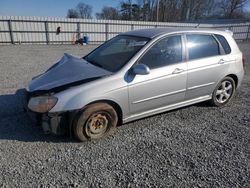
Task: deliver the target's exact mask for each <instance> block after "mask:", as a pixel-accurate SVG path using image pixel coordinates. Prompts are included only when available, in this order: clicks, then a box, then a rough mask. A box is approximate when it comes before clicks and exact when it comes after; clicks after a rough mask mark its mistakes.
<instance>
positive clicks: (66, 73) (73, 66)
mask: <svg viewBox="0 0 250 188" xmlns="http://www.w3.org/2000/svg"><path fill="white" fill-rule="evenodd" d="M111 74H112V72H109V71H107V70H104V69H102V68H99V67H97V66H95V65H92V64H90V63H88V62H87V61H86V60H84V59H82V58H78V57H74V56H72V55H70V54H64V56H63V57H62V59H61V60H60V61H59V62H58V63H56V64H54V65H53V66H52V67H50V68H49V69H48V70H47V71H46V72H44V73H43V74H41V75H38V76H36V77H34V78H33V79H32V81H31V82H30V83H29V85H28V88H27V90H28V91H29V92H35V91H50V90H53V89H56V88H59V87H62V86H70V85H74V84H80V83H83V82H87V81H90V80H95V79H97V78H100V77H103V76H108V75H111Z"/></svg>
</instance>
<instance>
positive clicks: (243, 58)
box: [242, 54, 245, 66]
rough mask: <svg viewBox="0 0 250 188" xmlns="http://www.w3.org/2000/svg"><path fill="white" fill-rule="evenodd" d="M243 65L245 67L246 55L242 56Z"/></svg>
mask: <svg viewBox="0 0 250 188" xmlns="http://www.w3.org/2000/svg"><path fill="white" fill-rule="evenodd" d="M242 64H243V66H245V57H244V54H242Z"/></svg>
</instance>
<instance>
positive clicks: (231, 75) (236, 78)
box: [225, 74, 239, 88]
mask: <svg viewBox="0 0 250 188" xmlns="http://www.w3.org/2000/svg"><path fill="white" fill-rule="evenodd" d="M225 77H231V78H232V79H233V80H234V82H235V88H237V86H238V82H239V79H238V76H236V75H235V74H229V75H227V76H225Z"/></svg>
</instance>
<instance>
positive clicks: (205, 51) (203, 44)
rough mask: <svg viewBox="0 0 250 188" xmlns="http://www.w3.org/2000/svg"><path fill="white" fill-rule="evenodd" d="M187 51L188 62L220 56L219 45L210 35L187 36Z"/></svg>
mask: <svg viewBox="0 0 250 188" xmlns="http://www.w3.org/2000/svg"><path fill="white" fill-rule="evenodd" d="M187 49H188V55H189V60H193V59H200V58H205V57H211V56H217V55H220V47H219V44H218V42H217V41H216V40H215V38H214V37H213V36H212V35H203V34H188V35H187Z"/></svg>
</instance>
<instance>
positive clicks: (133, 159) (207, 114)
mask: <svg viewBox="0 0 250 188" xmlns="http://www.w3.org/2000/svg"><path fill="white" fill-rule="evenodd" d="M239 45H240V48H241V49H242V51H244V52H245V54H246V55H247V57H246V58H247V60H248V61H249V62H250V57H249V50H250V43H240V44H239ZM93 47H94V46H83V47H79V46H42V45H41V46H39V45H27V46H26V45H23V46H1V47H0V80H1V82H0V169H1V174H0V187H250V107H249V106H250V65H249V64H247V66H246V75H245V78H244V81H243V84H242V86H241V87H240V89H239V90H238V91H237V94H236V96H235V98H234V99H233V100H232V102H231V103H230V104H228V105H227V106H225V107H223V108H216V107H210V106H209V105H207V104H206V103H201V104H197V105H193V106H189V107H186V108H182V109H179V110H174V111H171V112H168V113H162V114H160V115H156V116H152V117H149V118H145V119H142V120H139V121H135V122H132V123H128V124H125V125H123V126H120V127H118V128H117V132H116V133H115V134H114V135H112V136H110V137H107V138H105V139H102V140H100V141H95V142H87V143H78V142H76V141H75V140H72V139H70V138H65V137H56V136H52V135H44V134H43V132H42V129H41V127H39V126H36V123H35V121H34V120H33V119H30V118H28V115H27V114H25V113H24V112H22V103H21V98H22V94H21V93H22V92H21V91H20V90H19V89H21V88H23V87H25V85H26V84H27V83H28V81H29V80H30V79H31V77H32V76H34V75H36V74H38V73H41V71H44V70H46V69H47V68H48V67H49V66H51V64H53V63H55V62H56V61H55V60H58V59H59V58H60V57H61V56H62V55H63V53H64V52H69V53H72V54H74V55H83V54H85V53H87V51H90V49H92V48H93Z"/></svg>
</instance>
